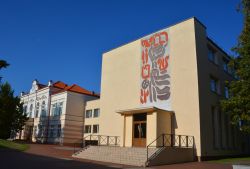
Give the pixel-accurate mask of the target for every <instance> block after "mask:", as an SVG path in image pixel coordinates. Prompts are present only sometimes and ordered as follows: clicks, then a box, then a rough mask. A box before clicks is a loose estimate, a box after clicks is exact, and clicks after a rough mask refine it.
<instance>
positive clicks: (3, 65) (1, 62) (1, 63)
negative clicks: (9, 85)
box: [0, 60, 10, 82]
mask: <svg viewBox="0 0 250 169" xmlns="http://www.w3.org/2000/svg"><path fill="white" fill-rule="evenodd" d="M9 65H10V64H9V63H7V62H6V61H5V60H0V70H1V69H2V68H6V67H8V66H9ZM1 79H2V77H1V76H0V82H1Z"/></svg>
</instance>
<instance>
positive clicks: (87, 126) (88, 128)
mask: <svg viewBox="0 0 250 169" xmlns="http://www.w3.org/2000/svg"><path fill="white" fill-rule="evenodd" d="M84 133H91V125H85V127H84Z"/></svg>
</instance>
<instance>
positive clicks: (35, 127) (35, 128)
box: [34, 126, 37, 137]
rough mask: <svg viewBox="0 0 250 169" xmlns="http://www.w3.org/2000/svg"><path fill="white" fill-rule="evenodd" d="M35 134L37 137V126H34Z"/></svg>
mask: <svg viewBox="0 0 250 169" xmlns="http://www.w3.org/2000/svg"><path fill="white" fill-rule="evenodd" d="M34 136H35V137H37V126H34Z"/></svg>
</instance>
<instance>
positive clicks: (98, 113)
mask: <svg viewBox="0 0 250 169" xmlns="http://www.w3.org/2000/svg"><path fill="white" fill-rule="evenodd" d="M96 110H97V111H98V112H97V116H96ZM99 116H100V109H99V108H97V109H94V111H93V118H97V117H99Z"/></svg>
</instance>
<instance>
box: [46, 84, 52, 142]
mask: <svg viewBox="0 0 250 169" xmlns="http://www.w3.org/2000/svg"><path fill="white" fill-rule="evenodd" d="M50 90H51V86H49V98H48V122H47V126H46V128H47V131H46V141H45V143H48V137H49V125H50V105H51V92H50Z"/></svg>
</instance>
